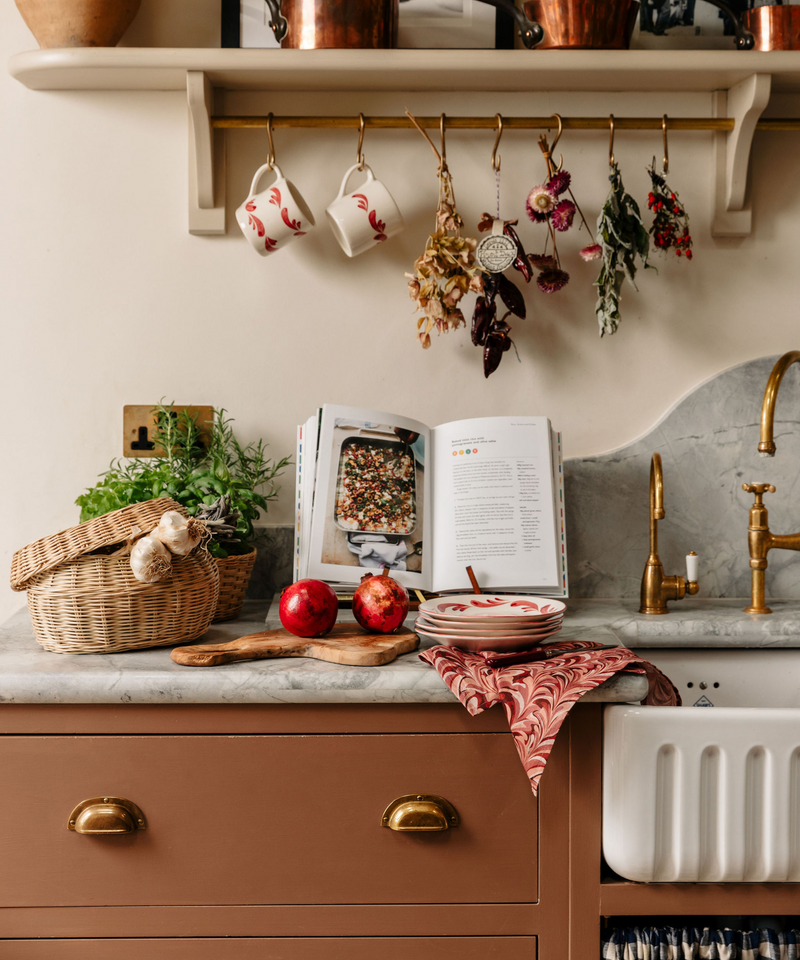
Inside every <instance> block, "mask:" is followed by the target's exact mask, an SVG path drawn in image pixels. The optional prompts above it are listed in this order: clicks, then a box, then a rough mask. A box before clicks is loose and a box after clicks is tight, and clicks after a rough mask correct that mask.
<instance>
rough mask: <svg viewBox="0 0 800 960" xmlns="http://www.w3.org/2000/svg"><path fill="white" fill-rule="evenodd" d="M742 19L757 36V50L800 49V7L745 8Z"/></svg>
mask: <svg viewBox="0 0 800 960" xmlns="http://www.w3.org/2000/svg"><path fill="white" fill-rule="evenodd" d="M742 20H743V21H744V25H745V27H747V29H748V30H749V31H750V32H751V33H752V34H753V36H754V37H755V38H756V44H755V49H756V50H800V7H790V6H770V7H755V8H754V9H752V10H745V12H744V15H743V16H742Z"/></svg>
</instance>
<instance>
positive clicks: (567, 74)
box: [9, 47, 800, 237]
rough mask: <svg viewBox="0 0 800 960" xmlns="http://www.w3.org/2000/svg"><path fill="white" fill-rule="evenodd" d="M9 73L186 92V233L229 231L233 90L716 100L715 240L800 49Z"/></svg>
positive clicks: (140, 60)
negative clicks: (638, 94) (216, 121)
mask: <svg viewBox="0 0 800 960" xmlns="http://www.w3.org/2000/svg"><path fill="white" fill-rule="evenodd" d="M9 72H10V73H11V76H12V77H14V78H15V79H17V80H19V81H20V83H23V84H25V86H27V87H29V88H30V89H31V90H185V91H186V93H187V97H188V103H189V230H190V232H191V233H194V234H221V233H224V232H225V176H224V169H225V140H224V132H223V131H220V130H217V131H215V130H214V129H213V128H212V126H211V118H212V117H213V115H214V114H215V113H218V114H223V113H224V102H223V101H224V91H225V90H264V91H269V90H275V91H292V90H298V91H316V90H325V91H338V90H369V91H391V90H402V91H414V90H424V91H448V90H458V91H465V90H483V91H519V92H534V91H538V90H541V91H555V92H557V91H597V92H616V91H653V92H658V93H662V94H663V93H666V92H676V91H698V92H709V93H712V94H713V97H712V115H713V116H714V117H727V118H733V119H734V120H735V125H734V129H733V130H732V131H730V132H726V133H715V134H714V165H713V169H714V183H713V193H712V196H713V203H714V213H713V221H712V233H713V234H714V235H715V236H728V237H731V236H733V237H741V236H746V235H747V234H749V233H750V230H751V212H750V208H749V205H748V204H747V202H746V186H747V171H748V166H749V162H750V148H751V145H752V140H753V134H754V133H755V129H756V123H757V122H758V119H759V117H760V116H761V113H762V112H763V110H764V108H765V107H766V106H767V103H768V102H769V98H770V94H771V92H773V91H774V92H777V93H795V92H800V51H798V52H795V51H780V52H773V53H760V52H758V51H746V52H742V51H737V50H711V51H709V50H705V51H690V50H673V51H666V50H664V51H649V50H624V51H605V50H597V51H594V50H547V51H539V52H537V51H529V50H219V49H202V50H198V49H189V48H162V47H151V48H135V47H114V48H80V49H60V50H36V51H31V52H27V53H19V54H16V55H15V56H13V57H12V58H11V60H10V62H9Z"/></svg>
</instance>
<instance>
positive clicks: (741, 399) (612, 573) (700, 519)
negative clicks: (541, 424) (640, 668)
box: [564, 357, 800, 599]
mask: <svg viewBox="0 0 800 960" xmlns="http://www.w3.org/2000/svg"><path fill="white" fill-rule="evenodd" d="M775 360H777V357H764V358H761V359H759V360H752V361H748V362H747V363H743V364H741V365H740V366H738V367H733V368H732V369H730V370H726V371H724V372H723V373H720V374H719V375H717V376H716V377H714V378H712V379H711V380H708V381H706V382H705V383H703V384H701V385H700V386H699V387H697V388H696V389H695V390H693V391H692V392H691V393H690V394H688V395H687V396H685V397H684V398H683V399H682V400H680V401H678V403H677V404H676V405H675V406H674V407H673V408H672V409H671V410H670V411H669V412H668V413H667V414H665V416H664V417H663V418H662V419H661V421H660V422H659V423H658V424H656V426H655V427H654V428H653V429H652V430H651V431H650V432H649V433H647V434H646V435H645V436H643V437H641V438H640V439H638V440H636V441H634V442H633V443H631V444H629V445H628V446H626V447H622V448H620V449H619V450H615V451H613V452H611V453H607V454H604V455H602V456H598V457H586V458H581V459H574V460H567V461H566V462H565V465H564V477H565V500H566V507H567V552H568V557H569V573H570V596H573V597H637V596H638V595H639V586H640V581H641V576H642V571H643V569H644V565H645V562H646V560H647V554H648V542H649V513H648V509H649V506H648V505H649V483H650V458H651V456H652V454H653V453H654V452H655V451H658V452H659V453H660V454H661V458H662V461H663V467H664V509H665V513H666V516H665V518H664V519H663V520H661V521H659V531H658V536H659V555H660V556H661V560H662V563H663V564H664V571H665V573H667V574H679V575H681V576H685V575H686V570H685V560H684V557H685V555H686V554H687V553H688V552H689V551H690V550H695V551H696V552H697V553H698V554H699V555H700V594H699V595H700V596H701V597H747V596H749V594H750V567H749V554H748V551H747V525H748V510H749V508H750V505H751V503H752V502H753V496H752V495H751V494H748V493H745V492H744V491H743V490H742V483H754V482H758V483H772V484H774V485H775V487H776V492H775V493H774V494H767V495H766V496H765V498H764V499H765V503H766V505H767V507H768V508H769V523H770V529H771V530H772V531H773V532H774V533H795V532H797V531H798V530H800V504H798V493H799V492H800V483H799V481H800V366H798V365H796V364H795V365H794V366H792V367H790V368H789V370H788V371H787V373H786V375H785V377H784V379H783V383H782V385H781V388H780V393H779V395H778V402H777V406H776V415H775V442H776V444H777V447H778V452H777V454H776V455H775V457H774V458H768V457H761V456H760V455H759V453H758V439H759V421H760V417H761V401H762V398H763V395H764V387H765V386H766V382H767V378H768V377H769V374H770V371H771V370H772V367H773V365H774V362H775ZM634 400H635V398H632V401H634ZM620 415H624V411H621V412H620ZM766 590H767V596H768V597H774V598H784V599H794V598H798V597H800V553H796V552H793V551H788V550H773V551H771V552H770V554H769V568H768V570H767V576H766Z"/></svg>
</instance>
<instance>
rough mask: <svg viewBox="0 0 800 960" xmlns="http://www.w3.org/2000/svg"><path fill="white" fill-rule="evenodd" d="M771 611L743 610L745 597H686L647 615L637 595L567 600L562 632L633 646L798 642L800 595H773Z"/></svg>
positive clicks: (771, 645)
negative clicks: (791, 597)
mask: <svg viewBox="0 0 800 960" xmlns="http://www.w3.org/2000/svg"><path fill="white" fill-rule="evenodd" d="M768 602H769V606H770V608H771V609H772V611H773V612H772V613H771V614H767V615H761V614H754V613H745V612H744V608H745V607H746V606H747V603H748V601H747V600H741V599H738V600H710V599H706V598H702V599H700V598H697V597H688V598H686V599H684V600H677V601H674V602H672V603H669V604H668V606H669V613H668V614H665V615H662V616H644V615H643V614H640V613H639V612H638V610H639V601H638V600H569V601H567V616H566V618H565V620H564V632H565V633H566V631H567V630H569V632H570V635H572V636H575V637H583V638H586V637H588V636H591V638H592V639H593V640H601V639H602V640H603V642H605V643H613V642H614V641H618V642H619V643H624V644H625V646H626V647H630V648H631V649H635V648H636V647H641V648H651V649H652V648H656V647H686V648H696V649H701V648H707V647H727V648H742V647H756V648H765V649H777V648H785V647H800V600H769V601H768Z"/></svg>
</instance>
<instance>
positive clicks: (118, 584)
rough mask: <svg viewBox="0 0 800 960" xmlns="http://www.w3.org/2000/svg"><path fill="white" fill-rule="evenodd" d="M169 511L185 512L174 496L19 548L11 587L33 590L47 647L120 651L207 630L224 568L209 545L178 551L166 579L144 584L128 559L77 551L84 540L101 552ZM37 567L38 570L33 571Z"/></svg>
mask: <svg viewBox="0 0 800 960" xmlns="http://www.w3.org/2000/svg"><path fill="white" fill-rule="evenodd" d="M166 510H179V511H180V512H181V513H184V511H183V510H182V509H181V508H180V507H179V506H178V504H176V503H174V502H173V501H172V500H169V499H166V498H162V499H160V500H151V501H148V502H147V503H143V504H137V505H136V506H135V507H126V508H125V509H123V510H117V511H114V513H110V514H106V515H105V516H104V517H99V518H98V519H97V520H91V521H88V522H87V523H85V524H80V525H79V526H77V527H73V528H71V529H70V530H65V531H63V532H62V533H60V534H55V535H54V536H52V537H47V538H46V539H45V540H40V541H37V543H33V544H30V546H28V547H25V548H24V549H23V550H20V551H18V552H17V554H15V556H14V563H13V566H12V586H14V588H15V589H17V590H20V589H22V590H24V589H27V591H28V609H29V610H30V614H31V620H32V621H33V627H34V630H35V632H36V638H37V640H38V641H39V643H41V645H42V646H43V647H44V648H45V649H46V650H51V651H52V652H54V653H118V652H121V651H123V650H138V649H144V648H146V647H159V646H165V645H169V644H177V643H185V642H186V641H189V640H195V639H197V638H198V637H200V636H202V635H203V634H204V633H205V632H206V630H207V629H208V626H209V624H210V623H211V618H212V617H213V616H214V611H215V610H216V606H217V596H218V591H219V573H218V571H217V565H216V562H215V561H214V559H213V558H212V557H211V555H210V554H209V553H208V551H207V550H206V549H205V548H202V549H200V550H197V551H195V552H194V553H193V554H191V555H190V556H188V557H174V558H173V561H172V573H171V575H170V577H169V578H168V579H166V580H162V581H160V582H159V583H140V582H139V581H138V580H137V579H136V578H135V577H134V575H133V571H132V570H131V567H130V558H129V557H110V556H104V555H102V554H95V553H89V554H86V553H84V554H83V555H75V551H76V549H77V545H79V544H83V545H84V550H86V549H88V550H96V549H97V548H98V547H100V546H108V545H110V544H112V543H119V542H121V541H123V540H125V539H126V538H127V537H128V535H129V534H130V531H131V527H132V526H133V525H137V526H139V527H141V528H142V529H143V530H149V529H152V528H153V527H154V526H156V525H157V523H158V520H159V519H160V517H161V515H162V514H163V513H164V512H165V511H166ZM100 521H103V523H102V524H101V522H100ZM91 525H94V526H91ZM90 526H91V529H87V528H89V527H90ZM100 539H104V540H105V542H103V543H100V542H98V541H99V540H100ZM86 545H88V546H86ZM37 565H38V567H39V572H37V573H34V574H32V575H31V574H30V573H29V571H30V569H31V568H32V567H34V566H37Z"/></svg>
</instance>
